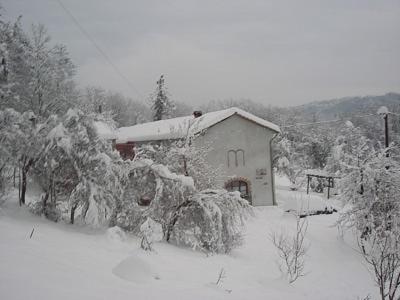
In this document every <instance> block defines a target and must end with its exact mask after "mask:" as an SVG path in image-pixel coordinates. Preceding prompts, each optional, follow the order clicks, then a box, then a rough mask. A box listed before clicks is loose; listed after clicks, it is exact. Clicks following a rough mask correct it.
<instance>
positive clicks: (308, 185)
mask: <svg viewBox="0 0 400 300" xmlns="http://www.w3.org/2000/svg"><path fill="white" fill-rule="evenodd" d="M309 190H310V175H307V195H308V192H309Z"/></svg>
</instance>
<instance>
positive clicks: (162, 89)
mask: <svg viewBox="0 0 400 300" xmlns="http://www.w3.org/2000/svg"><path fill="white" fill-rule="evenodd" d="M151 103H152V109H153V113H154V114H153V121H158V120H162V119H166V118H168V117H170V116H171V113H172V111H173V110H174V109H175V104H174V103H173V102H172V101H171V100H170V98H169V97H168V91H167V88H166V86H165V79H164V75H161V76H160V79H159V80H157V88H156V91H155V92H154V94H153V95H152V97H151Z"/></svg>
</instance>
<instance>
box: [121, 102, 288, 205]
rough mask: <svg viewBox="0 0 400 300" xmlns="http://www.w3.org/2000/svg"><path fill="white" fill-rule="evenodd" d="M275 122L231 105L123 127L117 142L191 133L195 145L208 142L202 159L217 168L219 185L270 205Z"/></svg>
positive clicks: (148, 139) (153, 139)
mask: <svg viewBox="0 0 400 300" xmlns="http://www.w3.org/2000/svg"><path fill="white" fill-rule="evenodd" d="M279 132H280V129H279V127H278V126H277V125H275V124H273V123H271V122H268V121H266V120H264V119H261V118H259V117H256V116H254V115H252V114H250V113H248V112H246V111H244V110H241V109H239V108H236V107H233V108H229V109H225V110H220V111H215V112H210V113H206V114H203V115H202V114H201V113H200V112H195V113H194V114H193V115H192V116H186V117H179V118H173V119H167V120H160V121H156V122H149V123H144V124H138V125H135V126H131V127H123V128H119V129H118V130H117V145H123V144H128V143H129V144H130V145H132V144H133V143H134V144H135V145H138V144H143V143H150V142H155V141H165V140H176V139H184V138H187V137H188V136H192V137H194V139H193V145H194V146H195V147H196V146H201V145H204V144H205V143H207V144H211V145H212V147H211V148H212V149H211V150H210V151H209V152H208V153H207V158H206V160H207V161H208V163H210V164H211V165H213V166H216V167H220V169H221V171H222V172H221V173H222V174H224V175H223V176H221V177H222V178H219V180H218V181H219V183H220V185H221V187H224V188H226V189H227V190H237V191H240V193H241V194H242V197H244V198H246V199H247V200H248V201H249V202H250V203H251V204H252V205H254V206H258V205H274V204H276V202H275V193H274V179H273V170H272V164H271V162H272V153H271V152H272V150H271V141H272V140H273V138H274V137H275V136H276V135H277V134H278V133H279Z"/></svg>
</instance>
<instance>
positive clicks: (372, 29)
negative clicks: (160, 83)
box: [0, 0, 400, 106]
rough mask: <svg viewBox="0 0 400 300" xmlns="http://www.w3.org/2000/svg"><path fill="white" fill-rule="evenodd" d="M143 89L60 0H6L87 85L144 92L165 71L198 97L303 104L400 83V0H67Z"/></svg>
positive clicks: (177, 94) (190, 99)
mask: <svg viewBox="0 0 400 300" xmlns="http://www.w3.org/2000/svg"><path fill="white" fill-rule="evenodd" d="M61 1H62V3H64V5H65V6H66V7H67V8H68V9H69V10H70V11H71V12H72V14H73V15H74V16H75V17H76V18H77V19H78V20H79V22H80V24H81V25H82V26H83V27H84V28H85V29H86V31H87V32H89V33H90V35H91V36H92V37H93V38H94V39H95V40H96V42H97V43H98V44H99V45H100V47H101V48H102V49H103V50H104V51H105V52H106V53H107V54H108V56H109V57H110V58H111V60H112V61H113V63H114V64H115V65H116V66H117V67H118V68H119V70H120V71H121V72H122V73H123V74H124V75H125V76H126V77H127V78H128V79H129V81H130V82H131V83H132V85H133V86H134V87H135V90H137V91H134V90H132V89H131V88H130V87H129V86H128V84H126V83H125V82H124V81H123V80H122V79H121V78H120V77H119V76H118V75H117V74H116V72H115V71H114V70H113V69H112V68H111V67H110V66H109V65H108V64H107V62H106V61H105V60H104V58H103V57H102V56H101V55H100V54H99V53H98V52H97V50H96V49H95V48H94V46H93V45H92V44H91V43H90V42H89V41H88V40H87V38H86V37H85V36H84V35H83V34H82V33H81V32H80V31H79V29H78V28H77V26H76V25H75V24H74V23H73V22H72V21H71V19H70V18H69V16H68V15H67V14H66V13H65V11H63V10H62V8H61V7H60V5H59V4H58V3H57V1H56V0H0V3H2V5H3V6H4V9H5V15H6V16H7V17H8V18H15V17H16V16H17V15H23V21H24V23H25V24H27V25H28V24H29V23H31V22H41V23H43V24H45V25H46V26H47V27H48V29H49V33H50V34H51V35H52V37H53V41H54V42H60V43H63V44H66V45H67V47H68V49H69V51H70V53H71V57H72V58H73V60H74V62H75V64H76V65H77V66H78V70H79V73H78V75H77V78H78V80H79V83H80V84H82V85H99V86H102V87H104V88H107V89H113V90H116V91H120V92H122V93H124V94H126V95H129V96H132V97H133V98H135V99H138V98H142V97H147V96H148V94H149V93H151V92H152V90H153V89H154V87H155V81H156V80H157V79H158V77H159V76H160V74H165V76H166V82H167V85H168V87H169V90H170V93H171V94H172V96H173V98H174V99H176V100H179V101H183V102H187V103H190V104H193V103H196V102H205V101H208V100H213V99H227V98H235V99H237V98H250V99H253V100H255V101H259V102H262V103H264V104H272V105H279V106H286V105H297V104H302V103H305V102H309V101H312V100H323V99H331V98H339V97H344V96H355V95H373V94H383V93H386V92H389V91H392V92H399V91H400V1H399V0H393V1H386V0H380V1H378V0H374V1H372V0H371V1H370V0H358V1H355V0H326V1H324V0H319V1H300V0H273V1H268V0H263V1H258V0H254V1H253V0H243V1H236V0H223V1H218V0H200V1H192V0H178V1H172V0H159V1H157V0H147V1H145V0H143V1H136V0H61Z"/></svg>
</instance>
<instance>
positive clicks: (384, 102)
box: [287, 93, 400, 122]
mask: <svg viewBox="0 0 400 300" xmlns="http://www.w3.org/2000/svg"><path fill="white" fill-rule="evenodd" d="M381 106H387V107H388V108H389V111H392V112H396V113H399V112H400V94H398V93H387V94H385V95H381V96H365V97H346V98H340V99H333V100H325V101H315V102H311V103H307V104H304V105H300V106H295V107H290V108H287V110H289V111H290V112H291V114H294V115H295V116H297V118H296V119H298V118H299V117H300V116H301V119H303V120H304V119H306V120H308V121H310V122H313V121H325V120H332V119H338V118H349V117H352V116H354V115H358V114H369V113H376V112H377V110H378V109H379V107H381Z"/></svg>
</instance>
